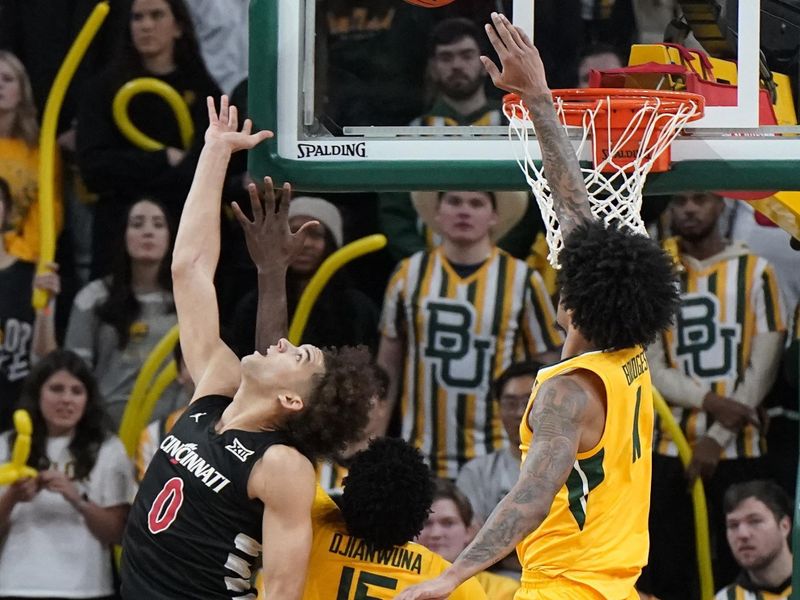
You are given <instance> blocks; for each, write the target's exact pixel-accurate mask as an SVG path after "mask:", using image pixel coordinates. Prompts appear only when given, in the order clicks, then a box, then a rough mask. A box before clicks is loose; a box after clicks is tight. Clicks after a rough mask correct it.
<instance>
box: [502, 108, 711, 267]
mask: <svg viewBox="0 0 800 600" xmlns="http://www.w3.org/2000/svg"><path fill="white" fill-rule="evenodd" d="M613 101H614V98H613V97H611V96H607V97H606V98H605V100H604V101H598V102H597V104H596V106H595V108H594V109H589V110H587V111H586V112H585V113H584V115H583V136H582V137H581V141H580V144H579V145H578V148H577V150H576V154H577V155H578V157H581V156H582V154H583V150H584V147H585V146H586V143H587V140H589V139H591V141H592V153H593V154H592V155H593V156H598V152H597V150H598V148H596V144H597V143H600V142H597V136H596V135H595V131H596V128H597V127H598V126H601V127H602V126H605V127H606V128H607V129H608V134H609V135H608V139H609V142H608V147H607V148H606V149H604V151H603V156H605V157H607V158H605V159H603V160H602V162H599V163H597V164H596V165H595V167H594V168H593V169H592V168H586V167H581V171H582V172H583V176H584V182H585V183H586V191H587V192H588V194H589V206H590V208H591V211H592V214H593V215H594V216H595V217H596V218H598V219H602V220H603V222H604V223H605V224H606V225H609V224H611V223H621V224H623V225H624V226H625V227H628V228H629V229H632V230H633V231H636V232H637V233H641V234H643V235H647V231H646V229H645V226H644V222H643V221H642V218H641V216H640V212H641V207H642V189H643V188H644V183H645V180H646V178H647V174H648V173H649V172H650V169H651V168H652V166H653V163H654V162H655V160H656V159H657V158H658V157H659V156H660V155H661V153H662V152H663V151H664V150H666V149H667V147H668V146H669V145H670V144H671V143H672V141H673V140H674V139H675V137H676V136H677V135H678V133H680V131H681V130H682V129H683V127H684V126H685V125H686V123H688V122H689V121H690V120H691V119H692V117H694V116H695V115H696V114H697V112H698V107H697V105H696V104H694V103H693V102H686V103H685V104H683V105H680V106H679V107H678V108H677V109H675V110H674V111H670V112H665V111H662V110H660V108H661V100H660V99H659V98H657V97H654V98H652V99H648V100H647V101H646V103H645V104H644V105H643V106H642V107H641V109H639V110H638V111H637V112H636V113H635V114H634V116H633V118H632V119H631V121H630V123H629V124H628V126H627V127H626V128H625V130H624V131H623V132H622V134H621V135H620V136H619V138H618V139H617V140H616V141H613V140H611V135H610V130H611V118H610V114H611V109H612V107H613ZM555 103H556V111H557V113H558V116H559V119H561V122H562V123H563V122H564V108H565V102H564V101H563V100H562V99H561V98H556V99H555ZM606 107H608V108H606ZM513 111H514V112H513V113H512V110H509V107H508V106H506V107H505V108H504V112H505V114H506V117H508V119H509V123H508V137H509V140H510V141H511V142H512V143H514V147H515V148H516V149H517V163H518V164H519V166H520V168H521V169H522V172H523V174H524V175H525V179H526V180H527V181H528V185H530V187H531V190H532V191H533V195H534V196H535V197H536V202H537V204H538V205H539V210H540V211H541V213H542V218H543V220H544V223H545V227H546V228H547V246H548V248H549V250H550V252H549V254H548V255H547V259H548V260H549V261H550V264H551V265H553V267H555V268H556V269H558V268H559V267H560V265H559V263H558V255H559V253H560V252H561V248H562V247H563V246H564V241H563V239H562V237H561V231H560V229H559V226H558V220H557V218H556V213H555V211H554V210H553V197H552V193H551V191H550V186H549V184H548V183H547V179H546V178H545V176H544V171H543V169H542V168H541V167H539V166H538V165H537V164H536V162H535V161H534V159H533V157H532V156H531V153H530V148H529V146H528V141H529V140H528V132H529V131H530V130H532V128H533V123H532V122H531V119H530V114H529V113H528V110H527V108H526V107H525V106H524V105H523V104H522V103H521V102H519V103H518V104H515V105H513ZM514 113H515V114H514ZM565 128H566V126H565ZM638 130H641V131H642V133H643V138H642V143H641V144H640V145H639V146H638V151H637V152H636V155H635V157H625V162H624V163H622V164H617V162H616V161H615V159H617V158H618V156H617V155H618V153H619V152H620V151H621V150H622V149H623V148H625V147H626V145H627V144H628V143H629V142H630V141H631V139H632V138H633V137H634V136H635V135H636V133H637V131H638ZM519 149H521V155H520V152H519ZM627 152H629V151H628V150H626V153H627ZM607 168H608V169H613V171H610V172H602V171H603V170H605V169H607Z"/></svg>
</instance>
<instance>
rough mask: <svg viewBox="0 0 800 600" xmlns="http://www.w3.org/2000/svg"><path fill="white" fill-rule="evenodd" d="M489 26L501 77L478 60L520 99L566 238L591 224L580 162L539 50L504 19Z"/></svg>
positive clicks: (495, 19) (495, 18)
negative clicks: (528, 112) (547, 77)
mask: <svg viewBox="0 0 800 600" xmlns="http://www.w3.org/2000/svg"><path fill="white" fill-rule="evenodd" d="M492 21H493V24H494V26H492V25H489V24H487V25H486V34H487V35H488V36H489V40H490V41H491V42H492V46H494V49H495V50H496V51H497V55H498V56H499V58H500V61H501V64H502V67H503V70H502V72H501V71H500V70H499V69H498V68H497V66H496V65H495V64H494V63H493V62H492V61H491V59H489V58H488V57H486V56H482V57H481V60H482V61H483V64H484V66H485V67H486V70H487V71H488V73H489V75H490V76H491V78H492V81H493V82H494V84H495V85H496V86H497V87H499V88H500V89H503V90H506V91H508V92H513V93H515V94H517V95H519V96H520V97H521V98H522V100H523V102H524V103H525V105H526V106H527V107H528V110H529V111H530V115H531V119H532V121H533V126H534V128H535V129H536V138H537V139H538V140H539V146H540V147H541V149H542V162H543V164H544V172H545V175H546V176H547V181H548V183H549V184H550V190H551V191H552V193H553V209H554V210H555V213H556V216H557V217H558V224H559V227H560V228H561V232H562V234H563V235H565V236H566V234H568V233H569V232H570V231H572V229H574V228H575V227H576V226H577V225H579V224H580V223H582V222H584V221H587V220H592V219H594V217H593V216H592V213H591V211H590V210H589V200H588V194H587V193H586V185H585V184H584V182H583V174H582V173H581V168H580V165H579V164H578V158H577V157H576V156H575V152H574V150H573V149H572V144H570V141H569V139H568V138H567V134H566V133H565V132H564V128H563V127H562V126H561V123H560V122H559V120H558V116H557V115H556V110H555V107H554V106H553V97H552V95H551V93H550V89H549V88H548V87H547V80H546V79H545V73H544V65H543V64H542V60H541V58H540V57H539V52H538V50H536V48H535V47H534V45H533V43H532V42H531V41H530V39H529V38H528V36H527V35H526V34H525V32H524V31H522V30H521V29H520V28H518V27H514V26H513V25H512V24H511V23H510V22H509V21H508V19H507V18H506V17H505V16H504V15H499V14H497V13H493V14H492Z"/></svg>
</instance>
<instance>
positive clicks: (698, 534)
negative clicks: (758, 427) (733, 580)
mask: <svg viewBox="0 0 800 600" xmlns="http://www.w3.org/2000/svg"><path fill="white" fill-rule="evenodd" d="M653 406H654V407H655V409H656V412H657V413H658V416H659V417H661V421H662V422H663V423H664V427H665V428H666V430H667V434H668V435H669V436H670V438H672V441H673V442H675V446H677V448H678V456H679V457H680V459H681V463H683V467H684V469H685V468H686V467H688V466H689V463H690V462H691V460H692V449H691V448H690V447H689V442H688V441H686V437H685V436H684V435H683V432H682V431H681V428H680V426H679V425H678V423H677V422H676V421H675V417H673V416H672V411H671V410H670V409H669V406H668V405H667V402H666V400H664V397H663V396H662V395H661V393H660V392H659V391H658V390H657V389H655V388H653ZM692 505H693V508H694V531H695V548H696V550H697V569H698V571H699V574H700V598H701V600H712V599H713V598H714V572H713V571H712V569H711V542H710V541H709V537H708V506H707V504H706V493H705V490H704V489H703V482H702V481H701V480H700V478H699V477H698V478H697V479H696V480H695V482H694V485H692Z"/></svg>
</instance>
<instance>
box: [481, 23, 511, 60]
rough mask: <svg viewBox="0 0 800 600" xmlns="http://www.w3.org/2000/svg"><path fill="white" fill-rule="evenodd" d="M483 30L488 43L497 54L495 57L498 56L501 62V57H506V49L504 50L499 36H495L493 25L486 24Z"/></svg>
mask: <svg viewBox="0 0 800 600" xmlns="http://www.w3.org/2000/svg"><path fill="white" fill-rule="evenodd" d="M485 29H486V36H487V37H488V38H489V42H490V43H491V44H492V47H493V48H494V51H495V52H497V56H499V57H500V60H501V61H502V60H503V57H504V56H506V55H508V49H507V48H506V45H505V44H504V43H503V40H501V39H500V36H499V35H497V31H496V30H495V28H494V25H492V24H491V23H487V24H486V26H485Z"/></svg>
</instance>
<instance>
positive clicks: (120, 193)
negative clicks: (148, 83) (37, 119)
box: [77, 0, 220, 276]
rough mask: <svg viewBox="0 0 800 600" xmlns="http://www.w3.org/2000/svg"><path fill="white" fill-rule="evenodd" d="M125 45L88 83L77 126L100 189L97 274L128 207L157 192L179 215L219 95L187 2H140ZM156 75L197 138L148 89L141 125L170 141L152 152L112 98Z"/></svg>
mask: <svg viewBox="0 0 800 600" xmlns="http://www.w3.org/2000/svg"><path fill="white" fill-rule="evenodd" d="M122 37H123V41H122V45H121V47H120V50H119V52H118V54H117V56H116V58H115V60H114V61H112V65H111V67H110V68H109V69H108V70H107V71H106V72H104V73H103V74H101V75H100V76H98V77H97V78H96V79H95V80H93V81H92V82H91V83H90V84H89V85H87V87H86V90H85V94H84V98H83V103H82V105H81V109H80V115H79V119H78V121H79V123H78V142H77V143H78V164H79V166H80V168H81V173H82V174H83V177H84V179H85V181H86V184H87V185H88V186H89V188H90V189H91V190H92V191H94V192H97V193H99V194H100V199H99V203H98V205H97V208H96V212H95V226H94V260H95V264H94V268H93V271H94V273H93V275H95V276H96V275H101V274H103V273H104V272H105V271H106V270H107V264H104V257H106V256H108V254H109V252H108V247H109V246H110V242H111V241H112V240H113V239H114V238H115V237H118V234H119V233H120V231H121V228H122V226H123V225H124V224H123V223H122V221H121V217H122V216H123V215H124V214H125V210H124V206H125V205H127V204H129V203H130V202H131V201H132V200H133V199H134V198H138V197H142V196H150V197H156V198H158V199H159V200H161V201H162V202H163V203H164V204H165V205H166V206H167V208H168V210H169V211H170V213H171V216H173V217H177V216H178V215H179V213H180V208H181V206H182V205H183V201H184V198H185V197H186V194H187V193H188V190H189V186H190V184H191V180H192V174H193V172H194V169H195V166H196V163H197V156H198V148H199V143H200V142H202V138H201V137H200V134H199V132H201V131H203V129H204V127H205V122H206V115H205V98H206V97H207V96H218V95H219V94H220V91H219V89H218V88H217V86H216V84H215V83H214V82H213V80H212V79H211V76H210V75H209V74H208V71H207V69H206V67H205V64H204V63H203V59H202V57H201V55H200V51H199V49H198V45H197V40H196V38H195V34H194V30H193V29H192V22H191V20H190V18H189V13H188V11H187V9H186V6H185V4H184V2H183V0H134V1H133V3H132V6H131V10H130V21H129V27H127V28H126V30H125V33H124V35H123V36H122ZM139 77H154V78H156V79H160V80H161V81H163V82H165V83H167V84H169V85H170V86H172V87H173V88H175V90H177V91H178V93H179V94H180V95H181V96H182V97H183V99H184V100H185V101H186V103H187V105H188V107H189V110H190V112H191V116H192V121H193V124H194V130H195V132H196V134H195V136H194V142H195V143H193V144H192V146H191V147H189V148H184V147H183V145H182V143H181V136H180V130H179V127H178V123H177V120H176V118H175V116H174V114H173V112H172V110H171V109H170V107H169V106H168V105H167V103H166V102H165V101H164V100H162V99H161V98H159V97H157V96H155V95H153V94H141V95H138V96H136V97H134V98H133V100H131V103H130V105H129V110H128V113H129V116H130V120H131V122H132V123H133V124H134V126H135V127H136V128H137V129H139V130H140V131H142V132H143V133H145V134H146V135H148V136H150V137H151V138H153V139H156V140H158V141H159V142H161V143H163V144H164V149H163V150H158V151H155V152H150V151H146V150H142V149H141V148H138V147H137V146H135V145H133V144H132V143H131V142H130V141H129V140H128V139H127V138H126V137H125V136H123V134H122V133H121V132H120V130H119V128H118V126H117V124H116V123H115V121H114V117H113V115H112V102H113V100H114V97H115V96H116V94H117V92H118V91H119V89H120V88H121V87H122V85H124V84H125V83H126V82H128V81H130V80H131V79H136V78H139Z"/></svg>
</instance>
